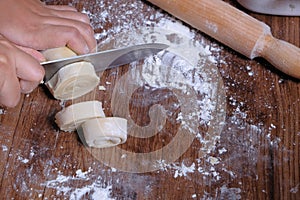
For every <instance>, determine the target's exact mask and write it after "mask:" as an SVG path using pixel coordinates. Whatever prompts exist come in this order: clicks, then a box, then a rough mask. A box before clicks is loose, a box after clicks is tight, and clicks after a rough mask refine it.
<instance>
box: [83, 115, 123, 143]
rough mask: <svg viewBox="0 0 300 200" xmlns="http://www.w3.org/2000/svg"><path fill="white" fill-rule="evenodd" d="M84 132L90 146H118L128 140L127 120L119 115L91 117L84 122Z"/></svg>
mask: <svg viewBox="0 0 300 200" xmlns="http://www.w3.org/2000/svg"><path fill="white" fill-rule="evenodd" d="M82 132H83V136H84V139H85V142H86V144H87V145H88V146H89V147H95V148H105V147H112V146H116V145H118V144H122V143H124V142H126V140H127V120H126V119H124V118H119V117H106V118H95V119H90V120H87V121H85V122H84V123H82Z"/></svg>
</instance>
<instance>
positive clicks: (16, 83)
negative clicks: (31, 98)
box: [0, 36, 45, 107]
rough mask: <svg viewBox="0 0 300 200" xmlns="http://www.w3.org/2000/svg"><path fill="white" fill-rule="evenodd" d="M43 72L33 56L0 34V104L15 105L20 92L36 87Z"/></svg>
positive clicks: (29, 90)
mask: <svg viewBox="0 0 300 200" xmlns="http://www.w3.org/2000/svg"><path fill="white" fill-rule="evenodd" d="M44 74H45V72H44V69H43V68H42V67H41V66H40V64H39V62H38V61H37V60H36V59H35V58H33V57H32V56H31V55H29V54H28V53H25V52H24V51H23V50H20V49H19V48H17V47H16V46H15V45H13V44H11V43H10V42H9V41H8V40H6V39H5V38H4V37H2V36H0V104H2V105H4V106H7V107H14V106H16V105H17V104H18V102H19V99H20V96H21V93H29V92H31V91H32V90H33V89H34V88H36V87H37V86H38V84H39V83H40V81H41V80H42V79H43V77H44Z"/></svg>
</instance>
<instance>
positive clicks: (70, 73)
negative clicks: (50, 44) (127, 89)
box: [42, 47, 100, 100]
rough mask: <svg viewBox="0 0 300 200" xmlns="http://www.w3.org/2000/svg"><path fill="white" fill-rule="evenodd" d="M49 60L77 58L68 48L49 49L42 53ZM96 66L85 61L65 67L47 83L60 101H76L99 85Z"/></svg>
mask: <svg viewBox="0 0 300 200" xmlns="http://www.w3.org/2000/svg"><path fill="white" fill-rule="evenodd" d="M42 53H43V55H44V56H45V58H46V59H47V60H56V59H61V58H68V57H73V56H76V53H74V52H73V51H72V50H70V49H69V48H67V47H59V48H54V49H48V50H45V51H43V52H42ZM99 81H100V79H99V77H98V76H97V74H96V72H95V68H94V66H93V65H92V64H91V63H89V62H85V61H81V62H76V63H72V64H69V65H66V66H64V67H63V68H61V69H60V70H58V72H57V73H56V74H54V76H53V77H52V78H51V79H50V80H49V81H48V82H46V83H45V85H46V86H47V87H48V89H49V90H50V92H51V93H52V95H53V96H54V98H56V99H60V100H69V99H76V98H78V97H80V96H83V95H85V94H87V93H88V92H90V91H92V90H93V89H94V88H95V87H96V86H97V85H98V84H99Z"/></svg>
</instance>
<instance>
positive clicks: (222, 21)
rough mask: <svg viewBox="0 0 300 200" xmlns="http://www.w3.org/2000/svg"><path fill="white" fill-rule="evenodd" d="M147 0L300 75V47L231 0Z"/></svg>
mask: <svg viewBox="0 0 300 200" xmlns="http://www.w3.org/2000/svg"><path fill="white" fill-rule="evenodd" d="M148 1H149V2H151V3H153V4H154V5H157V6H158V7H160V8H161V9H163V10H165V11H167V12H169V13H170V14H172V15H173V16H175V17H177V18H179V19H180V20H182V21H184V22H186V23H188V24H190V25H191V26H193V27H195V28H197V29H199V30H200V31H202V32H204V33H206V34H207V35H209V36H211V37H213V38H214V39H216V40H218V41H220V42H221V43H223V44H225V45H227V46H229V47H230V48H232V49H234V50H235V51H237V52H239V53H241V54H243V55H245V56H246V57H248V58H250V59H253V58H255V57H263V58H265V59H266V60H268V61H269V62H270V63H271V64H273V65H274V66H275V67H276V68H278V69H279V70H281V71H283V72H285V73H287V74H289V75H291V76H294V77H296V78H300V73H299V72H300V69H299V68H300V61H299V58H300V52H299V49H298V48H297V47H296V46H293V45H292V44H289V43H287V42H283V41H280V40H277V39H275V38H274V37H273V36H272V34H271V30H270V27H269V26H267V25H266V24H265V23H263V22H261V21H258V20H257V19H255V18H253V17H251V16H250V15H247V14H246V13H244V12H242V11H240V10H238V9H236V8H235V7H233V6H231V5H229V4H228V3H225V2H223V1H221V0H188V1H182V0H168V1H162V0H148ZM291 52H292V53H291Z"/></svg>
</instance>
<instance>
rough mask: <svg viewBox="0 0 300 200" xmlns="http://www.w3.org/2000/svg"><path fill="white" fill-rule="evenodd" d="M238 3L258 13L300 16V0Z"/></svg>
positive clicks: (266, 0)
mask: <svg viewBox="0 0 300 200" xmlns="http://www.w3.org/2000/svg"><path fill="white" fill-rule="evenodd" d="M238 2H239V3H240V4H241V5H242V6H244V7H245V8H247V9H248V10H252V11H254V12H257V13H263V14H269V15H283V16H300V1H299V0H238Z"/></svg>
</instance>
